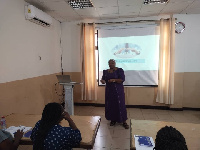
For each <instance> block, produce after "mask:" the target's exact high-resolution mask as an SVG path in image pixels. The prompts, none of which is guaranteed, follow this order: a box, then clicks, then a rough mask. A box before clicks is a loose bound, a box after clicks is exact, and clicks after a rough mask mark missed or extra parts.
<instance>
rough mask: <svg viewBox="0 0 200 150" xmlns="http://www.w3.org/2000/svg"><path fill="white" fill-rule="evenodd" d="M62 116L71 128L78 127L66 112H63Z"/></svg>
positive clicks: (75, 128)
mask: <svg viewBox="0 0 200 150" xmlns="http://www.w3.org/2000/svg"><path fill="white" fill-rule="evenodd" d="M63 118H64V119H65V120H67V121H68V122H69V126H70V127H71V128H72V129H73V130H77V129H78V128H77V127H76V124H75V123H74V121H73V120H72V119H71V118H70V115H69V114H68V113H67V112H65V114H64V117H63Z"/></svg>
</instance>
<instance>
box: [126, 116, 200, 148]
mask: <svg viewBox="0 0 200 150" xmlns="http://www.w3.org/2000/svg"><path fill="white" fill-rule="evenodd" d="M165 126H172V127H174V128H176V129H177V130H179V131H180V132H181V133H182V134H183V136H184V137H185V140H186V144H187V146H188V150H200V124H193V123H177V122H164V121H151V120H134V119H131V129H130V132H131V141H130V144H131V149H135V139H134V135H141V136H149V137H152V138H153V139H154V141H155V138H156V134H157V132H158V131H159V130H160V129H161V128H162V127H165Z"/></svg>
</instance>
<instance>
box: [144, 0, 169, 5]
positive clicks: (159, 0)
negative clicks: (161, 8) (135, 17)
mask: <svg viewBox="0 0 200 150" xmlns="http://www.w3.org/2000/svg"><path fill="white" fill-rule="evenodd" d="M168 2H169V0H144V4H145V5H146V4H154V3H160V4H164V3H168Z"/></svg>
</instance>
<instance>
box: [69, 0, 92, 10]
mask: <svg viewBox="0 0 200 150" xmlns="http://www.w3.org/2000/svg"><path fill="white" fill-rule="evenodd" d="M68 3H69V4H70V6H71V7H72V8H74V9H83V8H88V7H93V4H92V2H91V1H90V0H69V1H68Z"/></svg>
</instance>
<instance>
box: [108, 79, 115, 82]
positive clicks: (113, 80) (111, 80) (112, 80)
mask: <svg viewBox="0 0 200 150" xmlns="http://www.w3.org/2000/svg"><path fill="white" fill-rule="evenodd" d="M108 82H116V80H115V79H110V80H108Z"/></svg>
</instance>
